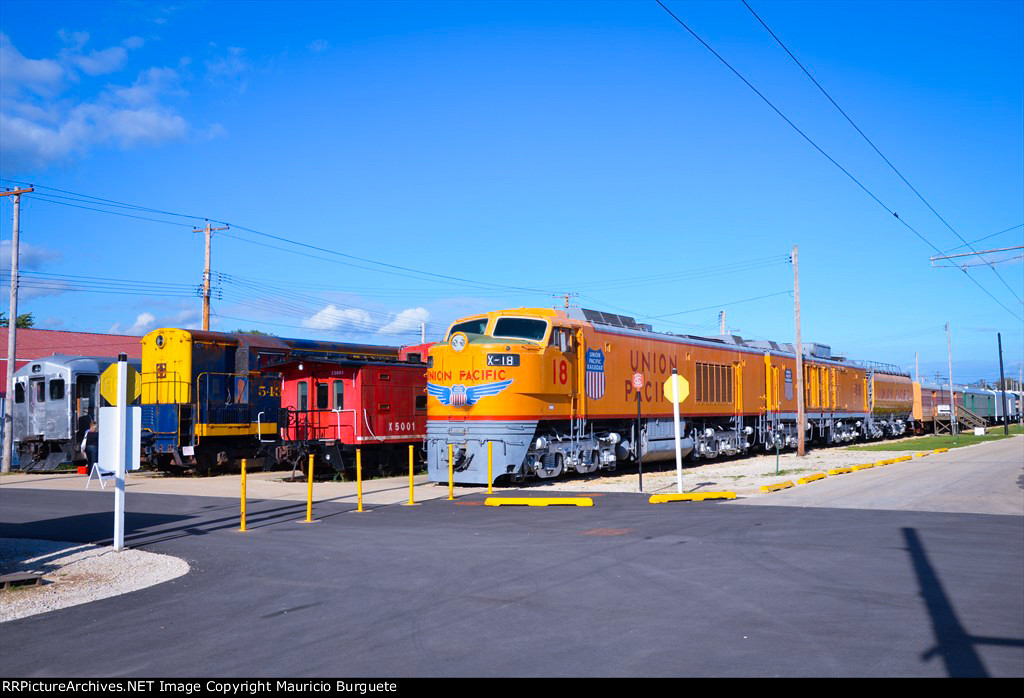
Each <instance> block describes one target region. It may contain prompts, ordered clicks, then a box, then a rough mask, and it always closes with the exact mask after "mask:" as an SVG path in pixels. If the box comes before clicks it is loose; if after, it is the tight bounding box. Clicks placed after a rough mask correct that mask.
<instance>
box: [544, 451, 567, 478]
mask: <svg viewBox="0 0 1024 698" xmlns="http://www.w3.org/2000/svg"><path fill="white" fill-rule="evenodd" d="M564 460H565V458H564V457H563V456H562V454H561V453H545V454H544V457H543V458H542V459H541V468H542V469H543V470H544V474H543V475H540V477H542V478H555V477H558V476H559V475H561V474H562V463H563V461H564Z"/></svg>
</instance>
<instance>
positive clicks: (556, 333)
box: [548, 327, 572, 352]
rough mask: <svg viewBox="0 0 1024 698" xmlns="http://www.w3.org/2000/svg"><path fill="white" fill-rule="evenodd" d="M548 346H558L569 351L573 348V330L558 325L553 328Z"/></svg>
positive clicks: (561, 349)
mask: <svg viewBox="0 0 1024 698" xmlns="http://www.w3.org/2000/svg"><path fill="white" fill-rule="evenodd" d="M548 346H552V347H558V348H559V350H560V351H563V352H565V351H569V349H571V348H572V330H570V329H568V328H566V327H556V328H555V329H553V330H551V339H549V340H548Z"/></svg>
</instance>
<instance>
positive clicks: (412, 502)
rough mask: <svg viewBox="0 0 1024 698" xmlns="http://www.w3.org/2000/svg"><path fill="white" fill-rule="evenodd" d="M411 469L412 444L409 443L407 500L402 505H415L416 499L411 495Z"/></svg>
mask: <svg viewBox="0 0 1024 698" xmlns="http://www.w3.org/2000/svg"><path fill="white" fill-rule="evenodd" d="M412 470H413V450H412V444H409V501H408V502H406V503H405V504H403V505H402V506H407V507H411V506H415V505H416V500H415V498H414V496H413V481H412V478H413V473H412Z"/></svg>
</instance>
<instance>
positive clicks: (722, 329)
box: [718, 310, 725, 337]
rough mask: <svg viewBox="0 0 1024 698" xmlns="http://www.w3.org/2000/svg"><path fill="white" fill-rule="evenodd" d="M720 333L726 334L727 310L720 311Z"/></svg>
mask: <svg viewBox="0 0 1024 698" xmlns="http://www.w3.org/2000/svg"><path fill="white" fill-rule="evenodd" d="M718 334H720V335H722V336H723V337H724V336H725V311H724V310H721V311H719V312H718Z"/></svg>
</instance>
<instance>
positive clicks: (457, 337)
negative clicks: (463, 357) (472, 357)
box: [451, 332, 469, 352]
mask: <svg viewBox="0 0 1024 698" xmlns="http://www.w3.org/2000/svg"><path fill="white" fill-rule="evenodd" d="M468 343H469V337H467V336H466V335H465V334H463V333H462V332H456V333H455V334H453V335H452V339H451V346H452V351H454V352H460V351H462V350H463V349H465V348H466V344H468Z"/></svg>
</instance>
